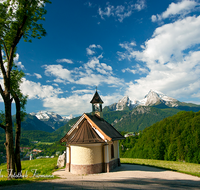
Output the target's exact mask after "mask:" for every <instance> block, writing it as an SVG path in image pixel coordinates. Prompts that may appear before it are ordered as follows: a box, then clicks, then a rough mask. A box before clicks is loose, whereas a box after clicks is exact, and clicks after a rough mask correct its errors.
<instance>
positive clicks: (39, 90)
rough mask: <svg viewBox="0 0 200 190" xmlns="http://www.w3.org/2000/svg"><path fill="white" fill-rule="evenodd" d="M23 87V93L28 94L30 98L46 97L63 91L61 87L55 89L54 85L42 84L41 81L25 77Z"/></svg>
mask: <svg viewBox="0 0 200 190" xmlns="http://www.w3.org/2000/svg"><path fill="white" fill-rule="evenodd" d="M21 89H22V92H23V94H25V95H28V98H29V99H44V98H47V97H52V96H56V95H58V94H60V93H63V92H62V90H61V89H60V88H57V89H54V88H53V86H50V85H41V83H39V82H38V83H36V82H33V81H29V80H26V79H23V83H22V84H21Z"/></svg>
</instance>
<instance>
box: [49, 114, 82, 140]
mask: <svg viewBox="0 0 200 190" xmlns="http://www.w3.org/2000/svg"><path fill="white" fill-rule="evenodd" d="M79 118H80V117H75V118H73V119H70V120H69V122H68V123H67V124H65V125H64V126H62V127H60V128H59V129H57V130H56V131H54V132H53V133H52V134H54V135H57V136H60V138H62V137H63V136H65V135H66V133H67V132H68V131H69V129H70V128H71V127H72V126H73V125H74V124H75V123H76V122H77V121H78V119H79Z"/></svg>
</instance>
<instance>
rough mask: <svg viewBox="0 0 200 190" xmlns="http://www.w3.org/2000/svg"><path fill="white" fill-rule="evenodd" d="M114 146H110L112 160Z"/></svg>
mask: <svg viewBox="0 0 200 190" xmlns="http://www.w3.org/2000/svg"><path fill="white" fill-rule="evenodd" d="M114 157H115V156H114V145H113V144H111V158H114Z"/></svg>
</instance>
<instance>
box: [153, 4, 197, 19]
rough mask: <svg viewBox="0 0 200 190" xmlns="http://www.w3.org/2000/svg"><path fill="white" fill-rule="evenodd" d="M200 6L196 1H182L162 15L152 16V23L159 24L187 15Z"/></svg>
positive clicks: (171, 5)
mask: <svg viewBox="0 0 200 190" xmlns="http://www.w3.org/2000/svg"><path fill="white" fill-rule="evenodd" d="M199 5H200V4H199V3H197V2H196V1H195V0H182V1H181V2H178V3H174V2H172V3H171V4H170V5H169V7H168V8H167V10H166V11H164V12H163V13H162V14H161V15H159V14H157V15H152V16H151V20H152V22H157V21H161V20H163V19H166V18H169V17H172V16H174V15H187V14H188V13H190V12H191V11H192V10H193V9H194V8H196V7H197V6H199Z"/></svg>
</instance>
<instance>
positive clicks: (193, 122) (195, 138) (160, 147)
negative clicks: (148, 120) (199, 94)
mask: <svg viewBox="0 0 200 190" xmlns="http://www.w3.org/2000/svg"><path fill="white" fill-rule="evenodd" d="M133 146H134V147H133V148H132V149H131V150H129V151H127V152H126V153H125V154H124V156H126V157H132V158H145V159H158V160H171V161H186V162H191V163H200V154H199V153H200V112H197V113H194V112H192V111H190V112H179V113H178V114H176V115H174V116H172V117H168V118H165V119H164V120H162V121H160V122H157V123H155V124H154V125H152V126H151V127H148V128H146V129H145V130H144V131H143V133H142V135H141V137H140V138H138V140H137V142H136V143H135V144H134V145H133Z"/></svg>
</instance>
